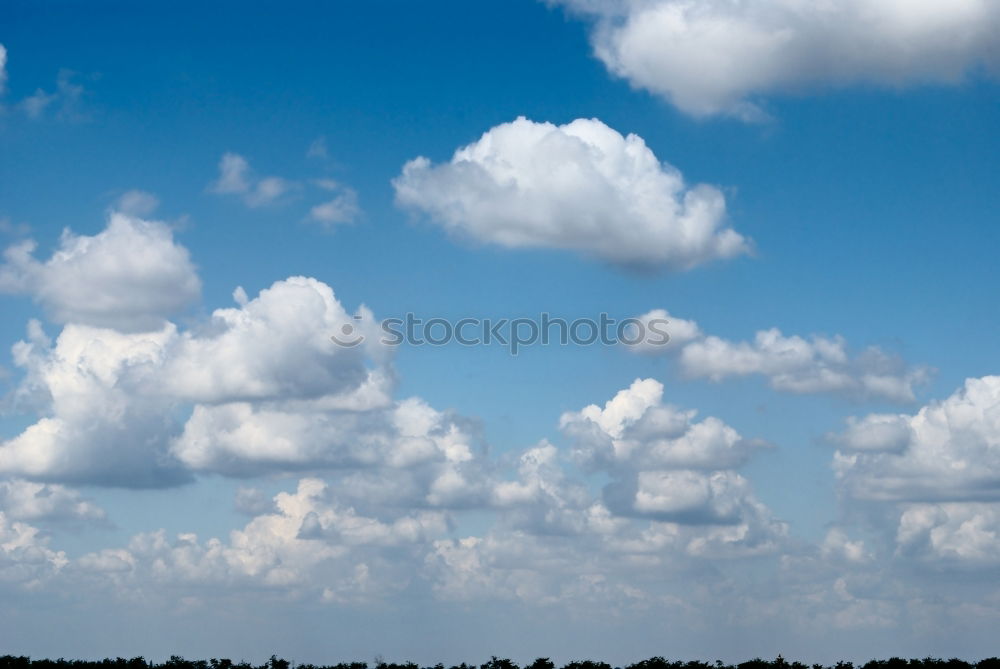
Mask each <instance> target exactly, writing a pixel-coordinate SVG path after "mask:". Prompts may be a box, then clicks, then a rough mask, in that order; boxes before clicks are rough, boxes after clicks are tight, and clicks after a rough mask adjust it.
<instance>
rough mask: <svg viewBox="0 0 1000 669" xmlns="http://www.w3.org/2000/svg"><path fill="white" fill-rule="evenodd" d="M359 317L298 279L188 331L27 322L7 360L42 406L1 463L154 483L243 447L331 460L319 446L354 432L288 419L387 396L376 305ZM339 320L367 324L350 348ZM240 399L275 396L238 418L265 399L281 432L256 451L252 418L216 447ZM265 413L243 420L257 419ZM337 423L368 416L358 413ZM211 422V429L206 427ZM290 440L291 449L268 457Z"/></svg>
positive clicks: (28, 400) (36, 471) (98, 479)
mask: <svg viewBox="0 0 1000 669" xmlns="http://www.w3.org/2000/svg"><path fill="white" fill-rule="evenodd" d="M357 316H358V317H357V318H355V317H354V316H352V315H350V314H348V313H347V312H346V311H345V310H344V308H343V307H342V306H341V305H340V303H339V302H338V301H337V300H336V298H335V296H334V295H333V292H332V290H331V289H330V288H329V286H326V285H325V284H323V283H321V282H318V281H315V280H313V279H305V278H299V277H293V278H290V279H287V280H285V281H280V282H276V283H275V284H274V285H273V286H271V287H270V288H268V289H265V290H264V291H262V292H261V294H260V295H259V296H258V297H257V298H255V299H253V300H247V301H245V303H244V304H242V305H241V306H240V307H239V308H234V309H220V310H217V311H216V312H215V313H214V314H213V316H212V318H211V319H210V320H209V321H208V322H207V323H206V324H205V325H204V327H202V328H198V329H196V330H194V331H185V332H178V330H177V327H176V326H175V325H173V324H167V325H165V326H163V328H162V329H161V330H158V331H153V332H142V333H135V332H132V333H127V332H119V331H117V330H111V329H107V328H95V327H89V326H83V325H74V324H70V325H67V326H66V327H65V328H64V329H63V330H62V332H61V333H60V335H59V337H58V338H57V340H56V342H55V343H54V344H52V343H51V342H49V341H48V339H47V338H46V337H45V336H44V333H43V332H42V331H41V329H40V327H39V326H38V325H37V324H34V325H33V326H32V327H31V328H30V333H29V334H30V336H29V339H28V340H27V341H22V342H19V343H18V344H17V345H16V346H15V347H14V358H15V364H17V365H18V366H19V367H21V368H23V369H24V370H25V375H24V379H23V381H22V383H21V384H20V386H19V388H18V389H17V391H16V392H15V399H16V402H17V403H18V404H19V405H21V406H23V407H25V408H27V409H32V410H34V411H36V412H37V413H39V414H40V415H41V418H40V419H39V420H38V421H37V422H35V423H34V424H32V425H30V426H29V427H27V428H26V429H25V430H24V431H23V432H22V433H21V434H19V435H17V436H15V437H13V438H11V439H9V440H6V441H4V442H2V444H0V473H3V472H6V473H10V474H14V475H19V476H25V477H29V478H34V479H40V480H58V481H78V482H93V483H102V484H111V485H129V486H148V485H165V484H170V483H175V482H178V481H180V480H184V479H185V478H186V477H187V476H188V475H187V474H186V473H185V472H186V470H187V469H188V468H191V467H193V468H195V469H204V468H208V463H209V462H213V463H214V466H216V467H217V468H218V470H220V471H222V470H226V471H231V470H236V469H237V468H238V467H237V465H236V464H233V463H232V460H233V459H234V458H237V456H242V457H243V459H244V460H246V461H255V460H260V459H261V458H263V459H264V460H265V461H268V462H271V463H272V464H275V463H276V462H280V463H284V464H286V465H292V464H295V465H297V467H303V466H307V465H310V464H311V465H315V466H319V465H321V464H324V463H325V464H330V462H331V460H333V459H334V458H333V456H332V455H330V454H325V453H326V451H325V450H324V449H330V448H333V444H334V443H341V444H344V443H350V438H349V437H348V436H347V435H346V434H340V435H338V438H337V440H335V441H331V440H328V441H325V442H322V443H318V442H313V441H312V440H309V439H303V440H301V441H295V437H296V436H300V437H302V436H306V434H305V433H295V434H292V433H290V432H288V431H287V429H286V428H289V427H290V426H291V425H293V424H297V425H300V426H304V424H305V423H308V422H309V421H310V420H313V421H318V422H319V421H322V420H323V419H322V416H323V415H324V414H323V412H325V411H343V412H351V411H355V412H360V415H364V412H365V411H370V410H373V409H375V408H378V407H382V406H384V405H386V404H388V403H389V402H390V399H389V394H390V393H391V387H392V374H391V369H390V368H389V367H388V366H387V362H388V360H387V357H386V356H387V354H386V352H385V351H383V350H381V344H380V343H379V341H378V338H377V336H375V333H374V327H375V326H374V323H373V320H372V318H371V315H370V313H368V312H367V311H364V310H363V311H362V312H361V313H359V314H357ZM346 325H350V326H351V327H352V328H357V333H358V334H359V336H360V333H362V332H365V333H367V334H368V335H369V336H368V337H367V338H366V339H365V340H364V342H363V343H361V344H359V345H358V346H355V347H342V346H338V345H336V344H334V343H333V342H332V341H331V340H330V335H331V333H334V332H343V330H342V328H343V327H344V326H346ZM247 402H276V403H278V405H274V406H271V407H270V408H267V409H264V408H261V409H249V408H247V409H246V411H245V413H247V414H248V416H245V418H248V417H249V414H252V413H254V411H259V412H260V413H259V415H261V416H265V417H268V418H270V419H272V422H273V421H277V422H273V425H272V427H280V428H281V429H283V430H285V431H284V432H283V433H282V432H281V431H280V430H279V434H277V435H274V436H276V437H278V438H279V439H278V440H276V441H274V442H272V443H270V444H269V445H268V448H269V449H270V450H269V451H267V452H266V453H263V454H262V453H260V452H258V450H255V449H259V443H260V440H259V439H258V440H257V441H254V440H251V439H246V436H247V434H249V433H250V432H252V430H251V427H248V426H247V427H243V428H242V430H243V431H242V432H241V433H240V436H241V439H240V441H239V442H238V443H239V447H238V449H237V450H236V452H233V451H231V450H230V451H226V450H225V448H223V447H222V446H221V444H225V443H226V438H227V431H226V430H225V429H223V427H224V426H225V425H228V424H229V423H227V422H226V420H227V417H229V418H232V417H233V415H234V414H233V412H234V411H237V412H239V410H240V407H243V406H246V407H249V404H240V403H247ZM217 405H218V406H217ZM192 411H193V415H192ZM282 412H286V413H289V414H290V415H291V416H292V420H293V421H294V420H297V421H298V422H297V423H294V422H289V419H283V418H282V415H283V414H282ZM296 413H298V414H301V415H299V416H298V417H297V418H296ZM261 420H263V419H259V420H257V421H256V422H254V421H248V425H255V426H256V427H257V428H261V429H262V428H263V425H262V424H261ZM186 423H187V424H188V425H189V427H188V428H186V429H185V427H184V426H185V424H186ZM264 423H267V421H266V420H265V421H264ZM341 423H342V425H356V426H358V427H359V428H363V427H364V426H365V424H366V421H365V420H363V419H357V420H354V422H353V423H352V422H351V420H350V419H343V420H342V421H341ZM206 426H208V427H211V428H212V429H213V430H214V431H212V432H210V433H208V434H206V433H205V429H206ZM306 429H307V428H306V427H303V430H306ZM317 429H319V428H317ZM262 438H263V437H262ZM178 439H179V440H178ZM288 443H291V446H289V447H288V448H290V449H297V450H295V452H289V453H285V456H284V457H282V458H278V457H276V456H275V453H276V452H278V451H279V450H280V449H281V448H282V444H288ZM219 449H221V450H219ZM210 452H211V453H215V454H216V456H217V457H216V458H215V459H213V457H212V456H210V455H209V453H210ZM222 454H225V457H224V458H223V457H222ZM309 454H312V456H311V457H310V456H309Z"/></svg>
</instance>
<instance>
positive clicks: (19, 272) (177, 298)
mask: <svg viewBox="0 0 1000 669" xmlns="http://www.w3.org/2000/svg"><path fill="white" fill-rule="evenodd" d="M34 250H35V243H34V242H31V241H26V242H22V243H19V244H16V245H14V246H11V247H9V248H7V249H6V251H4V261H3V263H2V264H0V292H7V293H20V294H26V295H30V296H31V297H32V298H34V299H35V300H36V301H37V302H38V303H39V304H41V305H42V307H43V308H44V309H45V310H46V312H47V313H48V314H49V315H50V316H51V317H52V318H53V320H55V321H56V322H59V323H75V324H80V325H92V326H96V327H107V328H115V329H118V330H122V331H125V332H137V331H146V330H157V329H159V328H162V327H163V325H164V323H165V319H166V318H167V317H168V316H171V315H173V314H176V313H178V312H180V311H181V310H183V309H184V308H186V307H188V306H189V305H190V304H192V302H194V301H195V300H196V299H197V298H198V296H199V294H200V292H201V281H200V280H199V278H198V275H197V273H196V271H195V267H194V265H193V264H192V262H191V259H190V257H189V254H188V252H187V249H185V248H184V247H183V246H181V245H179V244H177V243H176V242H175V241H174V239H173V233H172V232H171V230H170V228H169V227H167V226H166V225H164V224H163V223H158V222H155V221H144V220H142V219H139V218H135V217H133V216H128V215H126V214H123V213H117V212H113V213H112V214H111V216H110V218H109V221H108V225H107V227H106V228H105V229H104V230H103V231H101V232H99V233H98V234H96V235H93V236H86V235H77V234H74V233H73V232H71V231H69V230H66V231H64V232H63V235H62V237H61V238H60V240H59V246H58V248H57V249H56V250H55V252H53V254H52V256H51V257H50V258H49V259H48V260H46V261H44V262H42V261H39V260H36V259H35V257H34V255H33V253H34Z"/></svg>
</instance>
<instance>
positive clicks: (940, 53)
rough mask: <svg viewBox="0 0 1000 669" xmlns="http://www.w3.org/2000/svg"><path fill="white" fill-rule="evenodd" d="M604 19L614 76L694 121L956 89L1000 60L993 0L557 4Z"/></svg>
mask: <svg viewBox="0 0 1000 669" xmlns="http://www.w3.org/2000/svg"><path fill="white" fill-rule="evenodd" d="M554 1H555V2H557V3H558V4H563V5H566V6H567V7H569V8H571V9H572V10H575V11H578V12H580V13H583V14H585V15H588V16H590V17H592V18H593V19H594V21H595V25H594V30H593V34H592V43H593V47H594V52H595V54H596V55H597V57H598V58H599V59H600V60H601V61H602V62H603V63H604V64H605V65H606V66H607V68H608V70H609V71H610V72H612V73H613V74H615V75H617V76H620V77H623V78H625V79H627V80H628V81H629V82H630V83H631V84H632V85H633V86H635V87H638V88H644V89H646V90H649V91H651V92H653V93H655V94H657V95H660V96H662V97H664V98H666V99H667V100H668V101H670V102H671V103H673V104H674V105H676V106H677V107H678V108H679V109H681V110H682V111H684V112H686V113H688V114H692V115H695V116H707V115H712V114H729V115H735V116H740V117H743V118H746V119H759V118H761V117H762V116H763V112H762V111H761V109H760V107H759V106H758V104H757V100H758V98H759V97H760V96H766V95H769V94H773V93H776V92H796V91H801V90H803V89H811V88H818V87H843V86H849V85H859V84H867V85H877V86H885V87H892V88H899V87H905V86H915V85H920V84H926V83H937V84H956V83H959V82H961V81H962V80H963V79H965V78H966V77H967V75H969V73H970V72H973V71H975V70H976V69H978V68H980V67H982V66H985V67H987V68H990V69H995V67H996V65H997V64H998V63H1000V39H998V37H997V35H998V34H1000V7H998V6H997V4H996V3H995V2H992V1H991V0H955V1H954V2H936V1H935V0H829V1H825V2H800V1H798V0H762V1H760V2H740V1H738V0H697V1H695V0H554Z"/></svg>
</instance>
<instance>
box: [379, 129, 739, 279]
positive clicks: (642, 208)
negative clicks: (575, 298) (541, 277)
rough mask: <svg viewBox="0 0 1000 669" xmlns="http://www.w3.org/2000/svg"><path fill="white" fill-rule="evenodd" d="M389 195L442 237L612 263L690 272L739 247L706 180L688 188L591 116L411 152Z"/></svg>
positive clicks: (641, 147)
mask: <svg viewBox="0 0 1000 669" xmlns="http://www.w3.org/2000/svg"><path fill="white" fill-rule="evenodd" d="M393 185H394V186H395V189H396V199H397V202H398V203H399V204H400V205H401V206H403V207H405V208H407V209H409V210H412V211H416V212H422V213H424V214H426V215H427V217H428V218H429V219H430V220H431V221H433V222H434V223H436V224H438V225H441V226H442V227H444V228H445V229H446V230H448V231H449V232H451V233H456V234H458V235H460V236H463V237H467V238H470V239H473V240H476V241H479V242H485V243H490V244H496V245H499V246H503V247H507V248H554V249H567V250H572V251H577V252H579V253H581V254H583V255H585V256H588V257H592V258H597V259H600V260H604V261H606V262H610V263H614V264H617V265H623V266H633V267H641V268H646V269H650V268H669V269H674V270H685V269H690V268H692V267H694V266H696V265H700V264H702V263H706V262H708V261H711V260H716V259H722V258H732V257H734V256H738V255H741V254H744V253H747V252H748V251H749V248H750V243H749V241H748V240H747V239H746V238H744V237H743V236H742V235H740V234H739V233H737V232H736V231H735V230H733V229H732V228H730V227H727V225H726V203H725V198H724V196H723V195H722V193H721V192H720V191H719V190H718V189H717V188H714V187H712V186H708V185H704V184H700V185H695V186H689V185H687V184H686V183H685V181H684V178H683V177H682V175H681V173H680V172H679V171H678V170H677V169H676V168H674V167H672V166H670V165H667V164H666V163H662V162H660V160H659V159H658V158H657V157H656V156H655V155H654V154H653V152H652V151H651V150H650V149H649V147H648V146H646V143H645V142H644V141H643V139H642V138H641V137H639V136H637V135H634V134H630V135H627V136H623V135H621V134H620V133H618V132H617V131H615V130H614V129H612V128H609V127H608V126H607V125H605V124H604V123H602V122H601V121H599V120H597V119H577V120H575V121H573V122H572V123H568V124H566V125H561V126H556V125H553V124H552V123H536V122H534V121H530V120H528V119H526V118H523V117H521V118H518V119H517V120H515V121H513V122H511V123H504V124H501V125H498V126H496V127H494V128H491V129H490V130H488V131H487V132H486V133H484V134H483V136H482V137H481V138H480V139H479V140H478V141H476V142H473V143H472V144H469V145H468V146H465V147H463V148H460V149H458V150H457V151H456V152H455V154H454V155H453V156H452V158H451V160H450V161H449V162H447V163H443V164H440V165H434V164H432V163H431V162H430V161H429V160H428V159H427V158H423V157H420V158H416V159H414V160H411V161H409V162H408V163H406V165H404V167H403V172H402V174H401V175H400V176H399V177H397V178H396V179H395V180H394V181H393Z"/></svg>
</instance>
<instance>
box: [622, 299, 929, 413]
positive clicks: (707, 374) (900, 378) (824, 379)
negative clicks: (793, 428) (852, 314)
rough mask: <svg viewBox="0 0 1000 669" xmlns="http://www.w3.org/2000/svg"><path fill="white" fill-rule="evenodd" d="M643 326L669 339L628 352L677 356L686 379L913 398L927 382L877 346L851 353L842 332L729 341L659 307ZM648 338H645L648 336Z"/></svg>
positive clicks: (923, 370)
mask: <svg viewBox="0 0 1000 669" xmlns="http://www.w3.org/2000/svg"><path fill="white" fill-rule="evenodd" d="M637 320H638V321H640V322H641V323H643V324H645V327H646V328H647V330H648V329H649V325H648V324H650V323H652V322H656V323H658V325H657V327H658V328H660V329H662V330H664V331H666V332H667V333H668V334H669V336H670V340H669V341H668V342H667V343H666V344H663V345H651V344H648V343H647V340H643V341H642V342H639V343H638V344H635V345H632V346H629V347H628V349H629V350H630V351H632V352H633V353H640V354H644V355H658V354H672V355H676V356H677V360H678V364H679V365H680V369H681V372H682V373H683V374H684V376H686V377H688V378H705V379H710V380H712V381H722V380H724V379H726V378H729V377H740V376H750V375H760V376H763V377H765V378H767V380H768V382H769V383H770V385H771V387H772V388H774V389H775V390H780V391H783V392H789V393H797V394H813V393H837V394H841V395H846V396H849V397H852V398H860V399H867V398H877V399H884V400H889V401H892V402H912V401H914V400H915V399H916V395H915V389H916V388H917V387H919V386H920V385H922V384H924V383H926V382H927V381H928V380H929V378H930V373H931V370H930V369H928V368H927V367H923V366H917V367H910V366H907V365H906V364H905V363H904V362H903V361H902V360H901V359H899V358H898V357H896V356H893V355H890V354H888V353H886V352H884V351H883V350H881V349H880V348H878V347H874V346H873V347H869V348H867V349H865V350H864V351H862V352H861V353H860V354H858V355H855V356H853V357H852V356H851V355H850V353H849V351H848V347H847V342H846V340H845V339H844V338H843V337H841V336H833V337H825V336H822V335H811V336H809V337H808V338H806V337H801V336H799V335H791V336H789V335H784V334H782V332H781V331H780V330H778V329H777V328H770V329H768V330H760V331H758V332H757V333H756V334H755V335H754V338H753V340H752V341H732V340H729V339H723V338H722V337H718V336H715V335H708V334H705V333H704V332H702V330H701V328H700V327H699V326H698V324H697V323H695V322H694V321H691V320H685V319H683V318H675V317H673V316H671V315H670V314H669V313H668V312H666V311H665V310H663V309H655V310H653V311H650V312H648V313H646V314H643V315H641V316H638V317H637ZM647 339H648V338H647Z"/></svg>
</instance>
